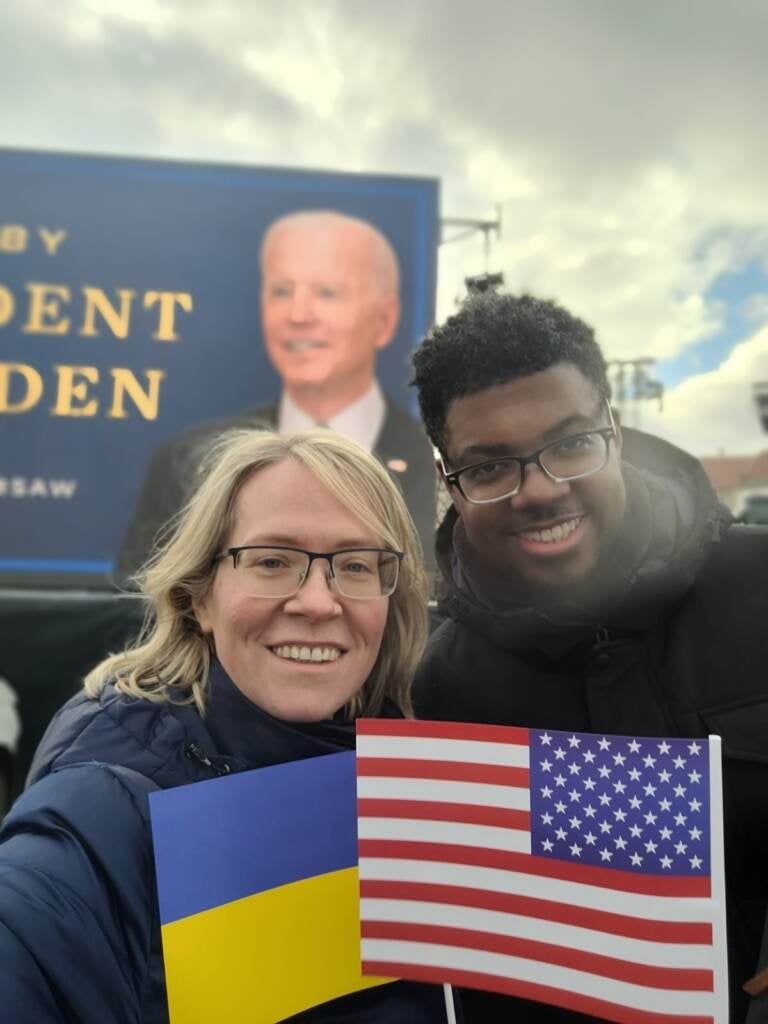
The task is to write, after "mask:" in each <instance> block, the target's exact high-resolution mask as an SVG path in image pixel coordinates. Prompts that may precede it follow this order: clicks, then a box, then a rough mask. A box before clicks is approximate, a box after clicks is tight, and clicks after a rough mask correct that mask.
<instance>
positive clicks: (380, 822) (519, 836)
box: [357, 817, 531, 853]
mask: <svg viewBox="0 0 768 1024" xmlns="http://www.w3.org/2000/svg"><path fill="white" fill-rule="evenodd" d="M357 835H358V838H359V839H398V840H410V841H417V842H422V843H459V844H460V845H462V846H476V847H478V848H481V849H489V850H512V851H514V852H516V853H530V852H531V835H530V832H528V831H527V830H526V829H519V828H499V827H497V826H495V825H465V824H463V823H461V822H456V821H428V820H424V819H421V818H420V819H418V820H414V821H411V820H408V819H406V818H373V817H370V818H369V817H361V818H358V822H357Z"/></svg>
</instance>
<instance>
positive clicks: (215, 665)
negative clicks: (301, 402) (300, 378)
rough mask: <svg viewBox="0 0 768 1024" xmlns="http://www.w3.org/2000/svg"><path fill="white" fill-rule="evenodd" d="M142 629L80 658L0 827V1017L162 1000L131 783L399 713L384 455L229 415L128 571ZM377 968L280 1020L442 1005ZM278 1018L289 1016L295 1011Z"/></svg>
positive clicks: (349, 731)
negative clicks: (136, 570) (358, 986)
mask: <svg viewBox="0 0 768 1024" xmlns="http://www.w3.org/2000/svg"><path fill="white" fill-rule="evenodd" d="M139 584H140V588H141V591H142V592H143V595H144V599H145V601H146V607H147V618H146V622H145V626H144V630H143V632H142V635H141V636H140V637H139V639H138V641H137V642H136V643H135V644H134V645H133V646H131V647H130V648H129V649H128V650H124V651H122V652H120V653H119V654H115V655H113V656H111V657H109V658H107V659H106V660H105V661H104V662H102V664H100V665H99V666H97V667H96V668H95V669H94V670H93V671H92V672H91V673H90V675H89V676H88V677H87V679H86V681H85V687H84V690H83V692H82V694H80V695H79V696H77V697H75V698H73V699H72V700H71V701H69V702H68V703H67V704H66V705H65V706H64V707H63V708H62V710H61V711H60V712H59V713H58V714H57V715H56V717H55V718H54V720H53V722H52V724H51V725H50V727H49V729H48V731H47V733H46V735H45V737H44V738H43V741H42V743H41V745H40V748H39V749H38V752H37V754H36V757H35V760H34V763H33V766H32V770H31V774H30V780H31V788H29V789H28V790H27V792H26V793H25V794H24V795H23V796H22V797H21V798H20V799H19V801H17V804H16V805H15V807H14V808H13V810H12V811H11V813H10V815H9V816H8V818H7V820H6V824H5V827H4V830H3V833H2V835H0V840H2V841H1V842H0V962H2V964H3V990H4V991H3V999H2V1002H3V1006H4V1010H3V1014H4V1019H7V1020H9V1021H10V1020H12V1021H14V1022H15V1024H20V1022H26V1021H30V1022H32V1021H34V1022H35V1024H46V1022H53V1021H56V1022H59V1021H61V1022H63V1021H78V1022H83V1024H90V1022H93V1024H96V1022H98V1024H112V1022H114V1024H117V1022H129V1021H130V1022H142V1024H156V1022H161V1021H167V1010H166V999H165V987H164V979H163V968H162V957H161V947H160V933H159V925H158V913H157V899H156V894H155V882H154V873H153V867H152V848H151V837H150V829H149V824H148V814H147V796H148V793H149V792H150V791H152V790H155V789H157V788H158V787H160V788H169V787H172V786H178V785H181V784H184V783H190V782H195V781H198V780H202V779H210V778H212V777H213V776H216V775H222V774H227V773H229V772H236V771H241V770H245V769H250V768H258V767H262V766H265V765H272V764H280V763H283V762H287V761H293V760H298V759H301V758H306V757H314V756H318V755H321V754H328V753H332V752H335V751H338V750H343V749H349V748H351V747H353V746H354V720H355V718H356V717H358V716H360V715H377V716H399V715H403V714H406V715H407V714H409V713H410V698H409V687H410V683H411V677H412V675H413V671H414V668H415V665H416V662H417V660H418V658H419V656H420V654H421V651H422V648H423V644H424V639H425V635H426V582H425V578H424V573H423V570H422V567H421V557H420V551H419V547H418V541H417V539H416V537H415V533H414V530H413V525H412V523H411V520H410V518H409V516H408V513H407V511H406V508H405V505H404V503H403V501H402V498H401V497H400V495H399V493H398V492H397V490H396V488H395V486H394V485H393V484H392V482H391V481H390V479H389V476H388V475H387V473H386V471H385V470H384V469H383V468H382V467H381V466H380V465H379V463H378V462H377V461H376V460H375V459H374V458H373V457H371V456H369V455H368V454H367V453H366V452H365V451H363V449H362V448H359V447H358V446H357V445H355V444H353V443H352V442H351V441H348V440H346V439H344V438H342V437H340V436H339V435H336V434H333V433H332V432H330V431H313V432H312V433H308V434H303V435H296V436H294V437H291V438H281V437H279V436H278V435H276V434H272V433H269V432H257V431H238V432H235V433H232V434H229V435H226V436H225V437H224V438H223V439H222V440H221V441H220V443H219V444H218V446H217V447H216V448H215V449H214V451H213V452H212V453H211V456H210V459H209V469H208V472H207V475H206V477H205V478H204V480H203V482H202V484H201V486H200V488H199V489H198V491H197V492H196V494H195V495H194V496H193V498H192V499H191V500H190V502H189V504H188V505H187V507H186V508H185V509H184V510H183V511H182V512H181V514H180V515H179V518H178V521H177V522H176V524H175V526H174V528H173V529H172V531H171V532H170V535H169V536H168V537H167V539H166V540H165V542H164V543H163V544H162V545H161V547H160V548H159V550H158V551H157V552H156V554H155V555H154V557H153V558H152V560H151V562H150V563H149V564H148V565H147V566H146V568H145V569H144V571H143V572H142V573H141V575H140V578H139ZM443 1007H444V1004H443V998H442V992H441V990H440V989H439V988H438V987H436V986H427V985H417V984H409V983H405V982H399V983H396V984H393V985H386V986H383V987H381V988H375V989H370V990H367V991H366V992H364V993H358V994H355V995H353V996H348V997H345V998H343V999H341V1000H335V1001H334V1003H332V1004H325V1006H322V1007H319V1008H317V1009H315V1010H312V1011H308V1012H307V1013H306V1014H302V1015H301V1017H300V1019H301V1020H302V1021H313V1022H321V1021H322V1022H331V1021H334V1022H335V1021H338V1022H341V1021H350V1022H352V1021H366V1022H370V1024H374V1022H375V1024H379V1022H390V1021H391V1022H393V1024H401V1022H403V1021H408V1022H413V1024H418V1022H422V1021H423V1022H427V1021H439V1020H444V1019H445V1017H444V1008H443ZM297 1019H298V1018H297Z"/></svg>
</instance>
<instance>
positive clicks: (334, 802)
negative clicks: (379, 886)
mask: <svg viewBox="0 0 768 1024" xmlns="http://www.w3.org/2000/svg"><path fill="white" fill-rule="evenodd" d="M150 812H151V816H152V834H153V840H154V847H155V865H156V869H157V884H158V893H159V902H160V922H161V926H162V936H163V955H164V959H165V975H166V983H167V987H168V1006H169V1011H170V1016H171V1022H172V1024H197V1022H199V1024H210V1022H211V1021H227V1024H245V1022H248V1024H273V1022H275V1021H280V1020H283V1019H284V1018H286V1017H289V1016H291V1015H292V1014H294V1013H298V1012H299V1011H301V1010H303V1009H306V1008H307V1007H310V1006H315V1005H318V1004H319V1003H324V1002H327V1001H328V1000H330V999H335V998H337V997H338V996H341V995H344V994H346V993H348V992H354V991H357V990H358V989H363V988H370V987H372V986H374V985H381V984H383V983H385V982H386V981H389V980H391V979H387V978H372V977H365V978H364V977H363V976H362V974H361V970H360V917H359V892H358V871H357V809H356V792H355V755H354V753H353V752H349V753H342V754H331V755H328V756H325V757H316V758H311V759H309V760H306V761H296V762H292V763H290V764H284V765H278V766H276V767H273V768H262V769H259V770H257V771H250V772H242V773H240V774H237V775H232V776H227V777H226V778H221V779H212V780H210V781H209V782H199V783H195V784H193V785H189V786H181V787H179V788H177V789H171V790H165V791H162V792H159V793H153V794H152V795H151V796H150Z"/></svg>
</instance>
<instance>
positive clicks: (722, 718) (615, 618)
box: [415, 431, 768, 1024]
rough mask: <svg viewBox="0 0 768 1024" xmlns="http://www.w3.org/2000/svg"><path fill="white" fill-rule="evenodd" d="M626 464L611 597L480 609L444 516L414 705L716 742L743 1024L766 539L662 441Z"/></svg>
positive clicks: (425, 711)
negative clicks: (431, 621) (437, 614)
mask: <svg viewBox="0 0 768 1024" xmlns="http://www.w3.org/2000/svg"><path fill="white" fill-rule="evenodd" d="M624 458H625V460H627V459H628V460H629V462H630V464H627V463H626V461H625V466H624V469H625V480H626V483H627V487H628V497H629V501H628V505H627V512H626V518H625V526H624V537H623V538H622V540H621V542H620V550H619V551H617V552H612V553H611V558H610V559H609V563H612V565H613V569H611V568H609V569H607V570H605V571H606V577H605V582H606V587H607V589H608V591H609V592H610V594H611V598H610V601H603V602H600V601H596V602H595V603H594V605H593V606H591V607H588V606H583V607H574V606H566V605H562V606H559V607H558V606H552V607H550V608H547V609H542V608H534V607H520V606H514V607H513V606H510V607H506V608H504V607H502V608H500V607H499V603H498V601H497V600H494V601H492V602H487V603H486V602H484V601H483V600H482V599H481V598H480V597H478V596H477V591H476V590H475V592H473V591H472V590H471V586H470V584H469V581H468V578H467V577H466V575H465V573H464V572H463V568H462V565H461V563H460V560H459V559H458V557H457V555H456V551H455V548H454V544H453V538H454V530H455V529H460V527H457V525H456V523H457V520H456V515H455V513H454V512H453V511H452V510H451V511H449V513H448V516H447V517H446V520H445V521H444V522H443V524H442V526H441V528H440V531H439V533H438V561H439V564H440V568H441V572H442V577H443V588H444V589H443V597H442V601H441V604H440V610H441V612H442V613H443V615H445V616H446V617H447V621H443V622H442V624H441V625H440V626H439V627H438V628H437V630H436V631H435V632H434V633H433V635H432V637H431V639H430V643H429V646H428V649H427V653H426V656H425V659H424V661H423V663H422V666H421V668H420V670H419V672H418V675H417V679H416V684H415V700H416V709H417V713H418V715H419V717H421V718H427V719H432V718H434V719H445V720H455V721H467V722H488V723H496V724H504V725H521V726H527V727H532V728H533V727H537V728H550V729H561V730H574V731H584V732H598V733H613V734H618V735H645V736H665V735H667V736H675V735H679V736H690V737H705V736H706V735H707V734H709V733H716V734H719V735H721V736H722V738H723V755H724V806H725V855H726V885H727V895H728V943H729V960H730V976H731V1020H732V1021H733V1022H741V1021H743V1020H744V1019H745V1015H746V1013H747V1008H748V999H747V997H746V996H745V994H744V993H743V992H742V990H741V985H742V984H743V982H744V981H745V980H746V979H747V978H749V977H750V976H751V975H752V974H753V973H754V972H755V970H756V966H757V963H758V955H759V951H760V944H761V938H762V935H763V927H764V921H765V914H766V906H767V904H768V530H766V529H762V528H760V527H736V526H730V517H729V516H728V514H727V512H726V511H725V510H724V509H723V508H722V506H720V505H719V504H718V503H717V500H716V498H715V495H714V493H713V491H712V489H711V487H710V485H709V483H708V481H707V479H706V476H705V474H704V472H703V470H702V468H701V466H700V465H699V463H698V462H697V461H696V460H695V459H693V458H692V457H691V456H689V455H686V454H685V453H684V452H682V451H680V450H679V449H676V448H674V447H673V446H671V445H669V444H667V443H666V442H663V441H660V440H658V439H656V438H652V437H649V436H647V435H643V434H640V433H639V432H636V431H626V432H625V445H624ZM638 470H639V471H638ZM614 569H615V572H614ZM611 572H614V578H613V579H609V575H610V573H611ZM495 596H496V598H497V597H498V594H496V595H495ZM489 604H490V605H492V607H493V609H494V610H491V607H489ZM763 1001H764V1002H765V1004H766V1012H768V996H762V997H760V1002H761V1003H762V1002H763ZM463 1004H464V1013H465V1015H466V1019H467V1021H468V1022H469V1024H494V1022H496V1021H499V1022H500V1021H508V1020H525V1021H526V1022H527V1021H531V1022H540V1021H541V1022H544V1021H558V1022H560V1021H562V1022H566V1021H568V1022H570V1021H573V1022H575V1021H580V1020H581V1021H583V1020H587V1019H590V1020H591V1019H592V1018H585V1017H583V1016H581V1015H577V1014H575V1013H570V1012H568V1011H565V1010H558V1009H555V1008H550V1007H545V1006H543V1005H541V1004H534V1003H527V1002H523V1001H521V1000H514V999H511V998H508V997H502V996H495V995H491V994H486V993H473V992H469V991H466V992H464V993H463ZM751 1019H752V1018H750V1020H751ZM760 1019H762V1017H761V1018H760ZM766 1019H768V1017H766Z"/></svg>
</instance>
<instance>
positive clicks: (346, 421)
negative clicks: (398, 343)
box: [277, 380, 387, 452]
mask: <svg viewBox="0 0 768 1024" xmlns="http://www.w3.org/2000/svg"><path fill="white" fill-rule="evenodd" d="M386 414H387V403H386V401H385V399H384V395H383V394H382V393H381V388H380V387H379V384H378V381H376V380H374V381H373V383H372V384H371V386H370V388H369V389H368V390H367V391H366V392H365V394H364V395H361V396H360V398H358V399H357V400H356V401H354V402H353V403H352V405H348V406H347V407H346V409H342V410H341V412H338V413H336V415H335V416H332V417H331V419H329V420H328V421H327V422H326V423H325V426H326V427H330V428H331V430H335V431H336V432H337V433H338V434H344V435H345V436H346V437H350V438H352V440H353V441H357V443H358V444H359V445H362V446H363V448H367V449H368V451H369V452H370V451H373V448H374V445H375V444H376V441H377V439H378V437H379V434H380V433H381V428H382V427H383V426H384V418H385V416H386ZM316 426H317V423H316V422H315V421H314V420H313V419H312V417H311V416H309V415H307V413H305V412H304V410H303V409H300V408H299V407H298V405H296V403H295V402H294V401H292V400H291V398H290V397H289V396H288V395H287V394H286V392H283V394H282V397H281V398H280V407H279V409H278V412H277V429H278V433H280V434H298V433H301V432H302V431H304V430H312V428H313V427H316Z"/></svg>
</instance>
